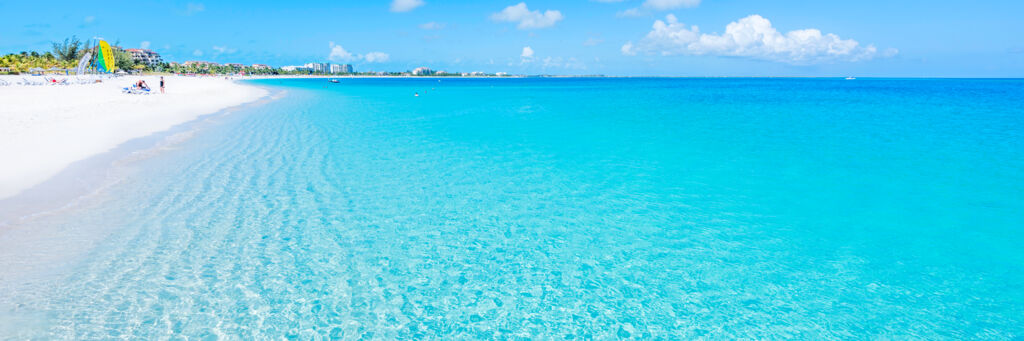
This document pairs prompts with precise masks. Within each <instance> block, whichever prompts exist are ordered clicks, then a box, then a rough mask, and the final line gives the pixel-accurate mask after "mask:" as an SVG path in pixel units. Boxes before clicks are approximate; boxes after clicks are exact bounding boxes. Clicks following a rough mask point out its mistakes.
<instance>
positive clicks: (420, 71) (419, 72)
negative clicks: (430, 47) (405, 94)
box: [412, 66, 434, 76]
mask: <svg viewBox="0 0 1024 341" xmlns="http://www.w3.org/2000/svg"><path fill="white" fill-rule="evenodd" d="M432 74H434V70H431V69H429V68H427V67H426V66H421V67H418V68H416V69H414V70H412V75H413V76H429V75H432Z"/></svg>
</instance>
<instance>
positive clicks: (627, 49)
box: [621, 42, 636, 56]
mask: <svg viewBox="0 0 1024 341" xmlns="http://www.w3.org/2000/svg"><path fill="white" fill-rule="evenodd" d="M621 50H622V54H624V55H627V56H635V55H636V49H635V48H633V42H628V43H626V44H624V45H622V49H621Z"/></svg>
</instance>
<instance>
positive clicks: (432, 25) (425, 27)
mask: <svg viewBox="0 0 1024 341" xmlns="http://www.w3.org/2000/svg"><path fill="white" fill-rule="evenodd" d="M442 28H444V23H437V22H433V21H431V22H428V23H425V24H420V29H421V30H440V29H442Z"/></svg>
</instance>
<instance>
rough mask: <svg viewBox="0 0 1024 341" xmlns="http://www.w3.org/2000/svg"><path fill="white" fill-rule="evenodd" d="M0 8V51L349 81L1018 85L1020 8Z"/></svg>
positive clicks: (69, 4) (903, 1)
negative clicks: (93, 55) (341, 75)
mask: <svg viewBox="0 0 1024 341" xmlns="http://www.w3.org/2000/svg"><path fill="white" fill-rule="evenodd" d="M96 4H97V3H96V2H87V1H63V0H53V1H50V2H48V3H46V5H45V6H44V7H45V9H40V8H41V7H40V6H41V5H39V4H38V3H34V2H27V1H3V2H0V54H6V53H17V52H20V51H26V50H27V51H32V50H36V51H45V50H49V49H50V43H51V42H52V41H60V40H63V39H64V38H66V37H70V36H72V35H75V36H78V37H79V38H83V39H89V38H94V37H96V38H103V39H106V40H108V41H110V42H111V43H113V42H118V43H119V44H120V45H121V46H123V47H129V48H131V47H135V48H139V47H141V48H149V49H152V50H154V51H156V52H159V53H160V54H161V55H162V56H163V57H164V59H165V60H168V61H178V62H183V61H187V60H203V61H212V62H219V63H245V64H253V63H262V64H270V65H273V66H284V65H301V64H303V63H307V62H335V63H349V64H353V65H354V66H355V69H356V71H405V70H411V69H413V68H416V67H420V66H426V67H429V68H432V69H435V70H446V71H453V72H456V71H457V72H472V71H483V72H509V73H512V74H568V75H584V74H585V75H596V74H603V75H615V76H830V77H831V76H858V77H1024V20H1022V19H1021V18H1020V16H1021V15H1022V14H1024V1H1021V0H990V1H986V0H976V1H962V0H959V1H952V0H930V1H924V0H898V1H893V0H884V1H883V0H858V1H811V0H803V1H797V0H775V1H764V0H547V1H538V0H526V1H518V0H512V1H490V0H333V1H319V0H316V1H292V2H287V1H264V0H247V1H208V0H192V1H167V0H155V1H109V2H105V3H104V4H105V5H104V6H97V5H96Z"/></svg>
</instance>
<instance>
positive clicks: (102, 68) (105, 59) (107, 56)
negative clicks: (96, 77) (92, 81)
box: [96, 40, 117, 72]
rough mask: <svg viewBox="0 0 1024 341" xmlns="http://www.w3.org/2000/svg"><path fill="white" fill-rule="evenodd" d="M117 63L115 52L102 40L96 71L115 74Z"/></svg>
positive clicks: (97, 54)
mask: <svg viewBox="0 0 1024 341" xmlns="http://www.w3.org/2000/svg"><path fill="white" fill-rule="evenodd" d="M116 67H117V63H115V62H114V50H113V49H111V48H110V44H108V43H107V41H105V40H100V48H99V51H97V53H96V69H97V70H98V71H99V72H114V68H116Z"/></svg>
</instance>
